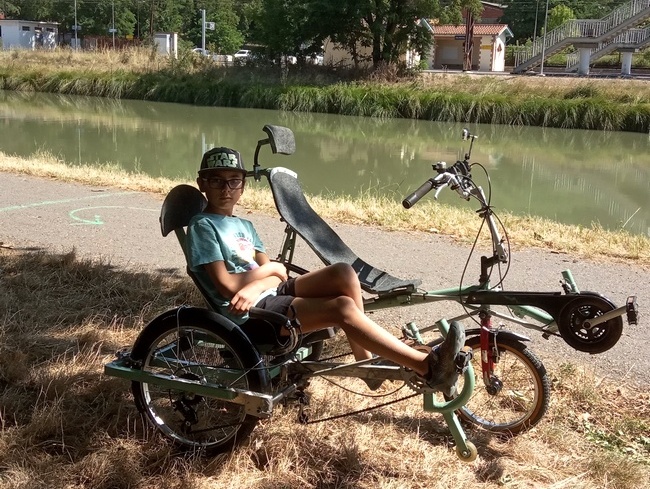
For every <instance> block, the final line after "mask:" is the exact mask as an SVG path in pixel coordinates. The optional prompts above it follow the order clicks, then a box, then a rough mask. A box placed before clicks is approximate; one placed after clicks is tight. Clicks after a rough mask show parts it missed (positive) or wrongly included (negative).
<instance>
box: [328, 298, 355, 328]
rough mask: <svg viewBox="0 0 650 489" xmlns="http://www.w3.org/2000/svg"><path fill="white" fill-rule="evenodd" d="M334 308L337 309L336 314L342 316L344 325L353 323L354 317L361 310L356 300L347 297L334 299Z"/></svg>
mask: <svg viewBox="0 0 650 489" xmlns="http://www.w3.org/2000/svg"><path fill="white" fill-rule="evenodd" d="M334 308H335V309H336V311H335V313H336V314H338V315H339V316H340V319H341V321H342V322H344V323H350V322H352V321H351V320H352V318H353V316H354V315H355V314H358V313H359V308H358V307H357V305H356V303H355V302H354V300H353V299H352V298H350V297H348V296H345V295H342V296H339V297H337V298H336V299H334Z"/></svg>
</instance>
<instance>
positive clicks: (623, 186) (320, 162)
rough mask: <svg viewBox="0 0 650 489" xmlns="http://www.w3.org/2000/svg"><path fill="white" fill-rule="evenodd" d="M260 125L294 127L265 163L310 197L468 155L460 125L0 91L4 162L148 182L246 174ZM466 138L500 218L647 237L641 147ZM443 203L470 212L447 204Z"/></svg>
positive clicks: (548, 134)
mask: <svg viewBox="0 0 650 489" xmlns="http://www.w3.org/2000/svg"><path fill="white" fill-rule="evenodd" d="M264 124H280V125H285V126H288V127H291V128H292V129H293V131H294V133H295V135H296V142H297V151H296V154H295V155H293V156H291V157H287V156H279V155H275V156H271V155H270V154H269V153H268V152H267V153H264V163H265V164H266V165H267V166H278V165H281V166H287V167H290V168H292V169H294V170H295V171H297V172H298V173H299V175H300V178H301V180H302V182H303V185H304V187H305V190H306V191H307V192H309V193H312V194H317V193H324V194H335V195H341V194H348V195H358V194H359V193H362V192H375V193H382V194H385V195H390V196H394V197H395V198H396V200H399V199H401V197H402V196H403V195H404V194H406V193H407V192H408V191H409V190H410V189H412V188H413V187H415V186H417V185H419V184H420V183H421V182H422V181H424V180H425V179H426V178H429V177H430V176H431V164H432V163H435V162H436V161H439V160H443V161H447V162H450V163H452V162H454V161H456V159H458V158H459V157H462V154H463V152H464V151H465V150H466V149H467V147H466V144H464V143H463V142H462V141H461V140H460V133H461V130H462V127H463V124H448V123H437V122H428V121H414V120H379V119H369V118H362V117H347V116H338V115H331V114H303V113H287V112H279V111H270V110H257V109H233V108H215V107H194V106H186V105H178V104H165V103H149V102H142V101H116V100H110V99H96V98H88V97H67V96H57V95H49V94H24V93H14V92H1V91H0V151H4V152H6V153H15V154H18V155H21V156H28V155H30V154H32V153H34V152H35V151H41V150H43V151H48V152H51V153H53V154H55V155H57V156H58V157H60V158H61V159H62V160H64V161H66V162H68V163H70V164H81V163H84V164H86V163H97V164H104V163H107V162H112V163H115V164H118V165H120V166H121V167H123V168H125V169H127V170H138V171H142V172H145V173H147V174H150V175H152V176H166V177H170V178H186V179H193V178H194V175H195V172H196V167H197V165H198V161H199V159H200V155H201V153H202V152H203V150H204V148H206V147H211V146H215V145H225V146H231V147H235V148H238V149H239V150H240V151H241V152H242V154H243V156H244V158H245V161H246V162H248V164H249V165H250V164H251V163H252V159H253V153H254V150H255V144H256V142H257V140H258V139H262V138H264V137H265V134H264V133H263V132H262V130H261V128H262V126H263V125H264ZM469 128H470V130H471V131H472V132H473V133H475V134H478V135H479V139H478V141H477V142H476V144H475V145H474V151H473V155H472V156H473V157H472V161H477V162H480V163H482V164H483V165H484V166H485V167H486V168H487V169H488V170H489V172H490V176H491V183H492V187H493V193H494V200H493V203H494V205H495V206H497V207H498V208H500V209H507V210H510V211H513V212H517V213H521V214H527V213H528V214H533V215H540V216H544V217H550V218H552V219H555V220H558V221H560V222H566V223H573V224H584V225H590V224H591V223H592V222H599V223H600V224H601V225H603V226H604V227H606V228H610V229H617V228H621V227H622V226H625V228H626V229H629V230H630V231H632V232H635V233H643V234H647V233H648V232H649V226H650V209H649V207H650V205H649V204H650V192H649V190H650V189H649V188H648V187H649V186H650V183H649V182H650V179H649V178H648V177H649V173H650V152H649V151H648V149H649V146H650V140H649V138H648V135H643V134H636V133H619V132H617V133H612V132H596V131H577V130H562V129H541V128H529V127H508V126H497V125H469ZM481 173H482V172H480V171H475V175H476V176H477V177H478V176H479V175H481ZM479 178H482V180H481V181H482V182H483V183H484V184H485V183H486V182H485V178H484V177H479ZM441 200H443V201H445V202H449V203H452V204H454V205H466V204H464V202H462V201H460V200H459V199H458V198H457V197H455V196H454V195H453V194H451V193H449V192H443V194H441Z"/></svg>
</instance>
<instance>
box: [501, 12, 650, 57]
mask: <svg viewBox="0 0 650 489" xmlns="http://www.w3.org/2000/svg"><path fill="white" fill-rule="evenodd" d="M644 10H648V16H647V17H650V0H632V1H631V2H630V3H627V4H625V5H621V6H620V7H618V8H617V9H615V10H614V11H612V12H611V13H609V14H608V15H606V16H605V17H603V18H602V19H587V20H568V21H566V22H565V23H564V24H562V25H561V26H559V27H556V28H555V29H553V30H551V31H549V32H548V33H546V34H545V35H544V36H542V37H539V38H537V39H536V40H535V41H534V42H533V43H532V44H531V45H530V46H526V47H523V48H522V49H519V50H517V51H515V53H514V54H515V67H517V66H520V65H522V64H524V63H527V62H528V61H530V60H532V59H533V58H536V57H538V56H539V57H541V54H542V51H544V50H546V52H547V54H551V53H552V52H554V51H557V50H558V49H560V48H561V47H563V46H564V45H566V44H569V43H570V42H569V39H571V40H573V39H578V38H586V39H589V38H600V37H603V36H606V35H607V34H608V33H609V32H611V31H614V30H615V29H616V28H617V27H619V26H620V25H621V24H624V23H626V22H627V21H629V20H630V19H632V18H633V17H635V16H637V15H638V14H640V13H642V12H643V11H644ZM647 17H646V18H647ZM549 48H550V49H549ZM549 51H550V52H549Z"/></svg>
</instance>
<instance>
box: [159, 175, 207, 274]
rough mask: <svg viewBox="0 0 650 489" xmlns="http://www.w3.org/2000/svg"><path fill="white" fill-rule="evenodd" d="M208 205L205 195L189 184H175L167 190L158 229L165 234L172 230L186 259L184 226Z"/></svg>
mask: <svg viewBox="0 0 650 489" xmlns="http://www.w3.org/2000/svg"><path fill="white" fill-rule="evenodd" d="M207 205H208V201H207V200H206V198H205V196H204V195H203V194H202V193H201V192H200V191H199V189H197V188H196V187H192V186H191V185H177V186H176V187H174V188H173V189H171V190H170V191H169V193H168V194H167V197H165V200H164V202H163V205H162V209H161V210H160V231H161V232H162V235H163V236H167V235H168V234H169V233H171V232H172V231H174V232H175V233H176V237H177V238H178V242H179V244H180V245H181V248H182V249H183V253H184V254H185V259H186V261H187V249H186V245H185V240H186V237H187V235H186V234H185V228H186V227H187V225H188V224H189V223H190V220H191V219H192V217H194V216H195V215H196V214H198V213H200V212H203V209H205V207H206V206H207Z"/></svg>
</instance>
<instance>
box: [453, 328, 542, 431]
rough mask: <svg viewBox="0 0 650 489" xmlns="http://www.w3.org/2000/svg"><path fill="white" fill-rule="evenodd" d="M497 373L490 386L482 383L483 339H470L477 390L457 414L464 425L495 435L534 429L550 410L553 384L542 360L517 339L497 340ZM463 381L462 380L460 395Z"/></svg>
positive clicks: (495, 355)
mask: <svg viewBox="0 0 650 489" xmlns="http://www.w3.org/2000/svg"><path fill="white" fill-rule="evenodd" d="M491 343H492V344H491V348H492V349H493V355H494V371H493V372H492V381H491V382H490V385H489V386H486V385H485V382H484V381H483V377H482V376H483V374H482V369H481V339H480V336H472V337H469V338H467V340H466V341H465V345H466V346H469V347H471V348H472V350H473V351H474V358H473V359H472V367H473V369H474V375H475V377H476V384H475V385H476V387H475V389H474V393H473V394H472V397H471V398H470V399H469V401H468V402H467V404H466V405H465V406H463V407H462V408H461V409H459V410H458V411H457V415H458V416H459V417H460V418H461V419H462V420H464V421H467V422H469V423H472V424H474V425H477V426H479V427H481V428H483V429H485V430H487V431H490V432H493V433H509V434H517V433H521V432H522V431H525V430H527V429H529V428H531V427H533V426H535V425H536V424H537V423H538V422H539V421H540V420H541V419H542V417H543V416H544V414H545V413H546V411H547V409H548V405H549V401H550V396H551V383H550V380H549V378H548V376H547V374H546V369H545V368H544V365H543V364H542V362H541V360H540V359H539V358H537V356H536V355H535V354H534V353H533V352H532V351H531V350H529V349H528V347H527V346H526V345H524V344H523V343H521V342H520V341H517V340H515V339H511V338H506V337H504V336H502V335H498V334H497V336H496V341H491ZM462 386H463V378H462V376H461V378H460V380H459V385H458V389H459V391H460V390H461V389H462Z"/></svg>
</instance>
